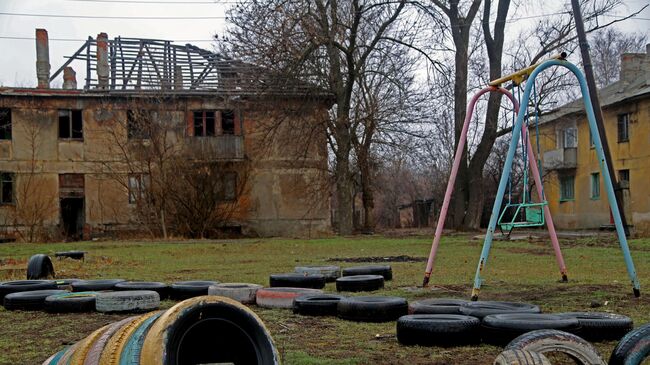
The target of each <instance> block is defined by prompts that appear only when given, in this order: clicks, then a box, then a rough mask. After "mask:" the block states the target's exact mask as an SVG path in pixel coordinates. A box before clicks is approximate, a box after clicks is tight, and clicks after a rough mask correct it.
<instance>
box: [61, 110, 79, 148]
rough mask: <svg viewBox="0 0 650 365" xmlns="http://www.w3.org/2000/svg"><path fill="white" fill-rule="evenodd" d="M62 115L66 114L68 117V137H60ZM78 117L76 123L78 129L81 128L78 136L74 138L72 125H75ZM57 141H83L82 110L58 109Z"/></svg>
mask: <svg viewBox="0 0 650 365" xmlns="http://www.w3.org/2000/svg"><path fill="white" fill-rule="evenodd" d="M63 114H67V117H68V122H67V123H68V137H62V136H61V117H63V116H64V115H63ZM77 116H78V122H79V127H81V130H80V136H78V137H77V136H74V130H75V129H74V128H73V127H74V125H75V120H77V118H76V117H77ZM57 135H58V139H60V140H63V141H83V140H84V132H83V110H81V109H59V110H58V133H57Z"/></svg>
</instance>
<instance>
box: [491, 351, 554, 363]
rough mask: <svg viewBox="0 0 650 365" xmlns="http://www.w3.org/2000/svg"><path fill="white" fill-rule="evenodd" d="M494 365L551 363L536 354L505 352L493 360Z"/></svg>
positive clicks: (544, 357) (529, 352)
mask: <svg viewBox="0 0 650 365" xmlns="http://www.w3.org/2000/svg"><path fill="white" fill-rule="evenodd" d="M494 365H551V362H550V361H549V360H548V358H547V357H546V356H544V355H542V354H540V353H537V352H532V351H526V350H505V351H503V352H502V353H500V354H499V355H498V356H497V357H496V359H494Z"/></svg>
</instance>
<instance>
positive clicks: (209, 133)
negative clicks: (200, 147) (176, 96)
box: [192, 109, 220, 137]
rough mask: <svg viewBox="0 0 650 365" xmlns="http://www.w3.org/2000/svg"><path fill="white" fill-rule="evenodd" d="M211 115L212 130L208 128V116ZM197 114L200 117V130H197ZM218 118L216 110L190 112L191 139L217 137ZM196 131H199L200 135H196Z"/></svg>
mask: <svg viewBox="0 0 650 365" xmlns="http://www.w3.org/2000/svg"><path fill="white" fill-rule="evenodd" d="M209 113H210V114H212V118H211V119H212V129H211V130H209V128H208V114H209ZM197 114H198V115H200V121H201V123H200V125H201V129H198V128H197V126H198V124H197ZM218 119H220V118H219V113H218V112H217V111H216V110H207V109H206V110H192V136H193V137H214V136H216V135H218V134H219V133H217V132H218V129H217V122H218ZM197 130H200V131H201V133H200V134H198V133H197Z"/></svg>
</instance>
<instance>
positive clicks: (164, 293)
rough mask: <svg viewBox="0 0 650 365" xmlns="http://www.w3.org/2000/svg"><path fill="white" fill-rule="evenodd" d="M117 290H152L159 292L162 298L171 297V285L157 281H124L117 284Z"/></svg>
mask: <svg viewBox="0 0 650 365" xmlns="http://www.w3.org/2000/svg"><path fill="white" fill-rule="evenodd" d="M114 289H115V290H121V291H123V290H152V291H155V292H156V293H158V295H159V296H160V300H164V299H167V298H168V297H169V285H167V284H165V283H161V282H157V281H123V282H121V283H117V284H115V288H114Z"/></svg>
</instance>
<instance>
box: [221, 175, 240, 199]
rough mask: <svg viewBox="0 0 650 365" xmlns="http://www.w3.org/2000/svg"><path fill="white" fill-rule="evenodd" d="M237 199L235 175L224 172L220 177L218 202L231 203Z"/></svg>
mask: <svg viewBox="0 0 650 365" xmlns="http://www.w3.org/2000/svg"><path fill="white" fill-rule="evenodd" d="M236 198H237V173H236V172H232V171H230V172H224V173H223V175H221V189H220V200H224V201H233V200H235V199H236Z"/></svg>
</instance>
